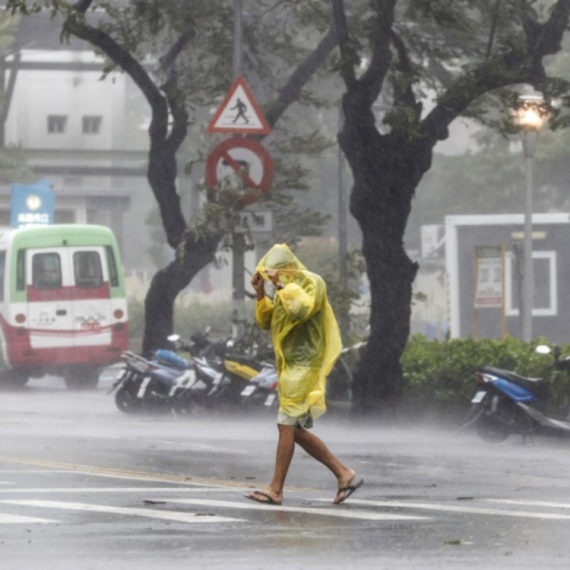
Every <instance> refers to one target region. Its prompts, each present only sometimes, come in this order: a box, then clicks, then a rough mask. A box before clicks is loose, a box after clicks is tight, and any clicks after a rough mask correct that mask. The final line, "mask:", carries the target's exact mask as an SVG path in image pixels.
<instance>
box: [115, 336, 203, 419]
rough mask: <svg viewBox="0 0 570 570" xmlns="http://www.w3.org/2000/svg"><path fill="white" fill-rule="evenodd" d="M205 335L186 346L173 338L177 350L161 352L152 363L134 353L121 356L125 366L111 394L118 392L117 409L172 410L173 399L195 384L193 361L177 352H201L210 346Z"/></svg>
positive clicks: (175, 337)
mask: <svg viewBox="0 0 570 570" xmlns="http://www.w3.org/2000/svg"><path fill="white" fill-rule="evenodd" d="M208 332H209V331H208V330H206V331H205V333H197V334H195V335H193V336H192V338H191V343H190V344H189V345H184V344H183V343H182V342H180V340H179V338H180V337H178V335H172V336H171V337H169V339H168V340H169V341H170V342H171V343H172V344H173V345H174V347H175V349H176V350H175V351H172V350H167V349H158V350H157V351H156V352H155V355H154V359H152V360H149V359H146V358H144V357H142V356H140V355H138V354H135V353H134V352H131V351H126V352H124V353H123V354H122V355H121V358H122V360H123V361H124V362H125V367H124V368H123V370H122V371H121V373H120V374H119V376H118V378H117V379H116V380H115V382H114V383H113V386H112V388H111V390H110V393H112V392H114V391H115V390H116V393H115V403H116V405H117V408H118V409H119V410H120V411H122V412H124V413H127V414H128V413H137V412H142V411H147V412H156V411H170V409H171V401H170V399H171V396H172V395H173V394H174V393H175V392H176V391H177V390H178V389H179V388H180V387H184V386H188V385H192V384H193V383H194V380H195V370H194V366H193V362H192V361H191V360H188V359H185V358H181V357H180V356H179V355H178V354H177V352H176V351H186V352H191V353H192V352H194V353H199V352H200V351H203V350H206V349H207V348H208V347H209V346H210V344H211V343H210V341H209V340H208V339H207V335H208Z"/></svg>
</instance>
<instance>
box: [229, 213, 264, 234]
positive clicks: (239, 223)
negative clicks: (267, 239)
mask: <svg viewBox="0 0 570 570" xmlns="http://www.w3.org/2000/svg"><path fill="white" fill-rule="evenodd" d="M272 230H273V212H238V214H237V216H236V221H235V225H234V232H235V233H236V234H246V233H247V232H270V231H272Z"/></svg>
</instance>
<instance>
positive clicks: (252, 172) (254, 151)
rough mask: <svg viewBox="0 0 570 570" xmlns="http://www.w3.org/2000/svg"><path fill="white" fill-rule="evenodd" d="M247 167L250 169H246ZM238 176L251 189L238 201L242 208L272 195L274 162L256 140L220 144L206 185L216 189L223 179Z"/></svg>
mask: <svg viewBox="0 0 570 570" xmlns="http://www.w3.org/2000/svg"><path fill="white" fill-rule="evenodd" d="M245 166H247V168H244V167H245ZM224 173H225V176H227V175H229V174H234V173H237V174H238V175H239V176H240V177H241V179H242V180H243V182H244V184H245V185H246V186H247V187H248V188H250V189H251V191H249V192H244V193H242V194H240V195H239V196H238V197H237V198H236V202H237V203H238V205H239V206H247V205H248V204H252V203H253V202H255V201H257V200H259V199H260V198H261V197H262V196H264V195H265V194H267V192H269V188H270V186H271V178H272V176H273V162H272V161H271V157H270V156H269V153H268V152H267V149H266V148H265V147H264V146H263V145H262V144H261V143H259V142H257V141H256V140H254V139H250V138H244V137H233V138H231V139H227V140H225V141H224V142H222V143H220V144H219V145H218V146H217V147H215V148H214V150H213V151H212V152H211V153H210V156H209V157H208V160H207V162H206V184H207V185H208V187H209V188H212V189H214V188H215V187H216V186H217V185H218V183H219V182H220V181H221V179H222V178H223V177H224Z"/></svg>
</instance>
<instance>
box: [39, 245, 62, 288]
mask: <svg viewBox="0 0 570 570" xmlns="http://www.w3.org/2000/svg"><path fill="white" fill-rule="evenodd" d="M32 285H33V286H34V288H35V289H59V288H60V287H61V263H60V259H59V255H58V254H57V253H36V254H35V255H34V257H33V258H32Z"/></svg>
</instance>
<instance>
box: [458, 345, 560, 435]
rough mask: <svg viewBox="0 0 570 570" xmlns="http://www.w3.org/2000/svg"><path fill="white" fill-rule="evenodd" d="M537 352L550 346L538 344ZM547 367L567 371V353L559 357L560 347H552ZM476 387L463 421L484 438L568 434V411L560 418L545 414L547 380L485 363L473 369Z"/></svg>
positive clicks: (548, 348) (548, 396)
mask: <svg viewBox="0 0 570 570" xmlns="http://www.w3.org/2000/svg"><path fill="white" fill-rule="evenodd" d="M536 351H537V352H538V353H540V354H549V353H550V352H551V350H550V347H548V346H546V345H540V346H538V347H537V348H536ZM551 368H554V369H556V370H565V371H567V372H570V356H568V357H566V358H564V359H563V360H561V359H560V348H559V347H556V348H555V349H554V364H553V365H552V367H551ZM476 376H477V383H478V384H479V390H478V391H477V393H476V394H475V396H474V397H473V399H472V400H471V403H472V406H471V411H470V412H469V415H468V416H467V420H466V424H465V425H469V424H471V423H474V424H475V429H476V430H477V433H478V434H479V436H480V437H481V439H483V440H484V441H487V442H490V443H499V442H501V441H504V440H505V439H507V437H508V436H509V435H511V434H514V433H519V434H522V435H532V434H540V435H549V436H559V437H560V436H562V437H568V436H570V414H569V415H568V416H567V417H566V418H564V419H556V418H552V417H549V416H547V415H546V408H547V404H548V402H549V401H550V400H551V394H550V390H549V388H548V385H547V383H546V382H545V381H544V380H543V379H541V378H525V377H524V376H519V375H518V374H515V373H514V372H510V371H508V370H501V369H499V368H493V367H491V366H486V367H485V368H483V369H482V370H480V371H479V372H477V375H476Z"/></svg>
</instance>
